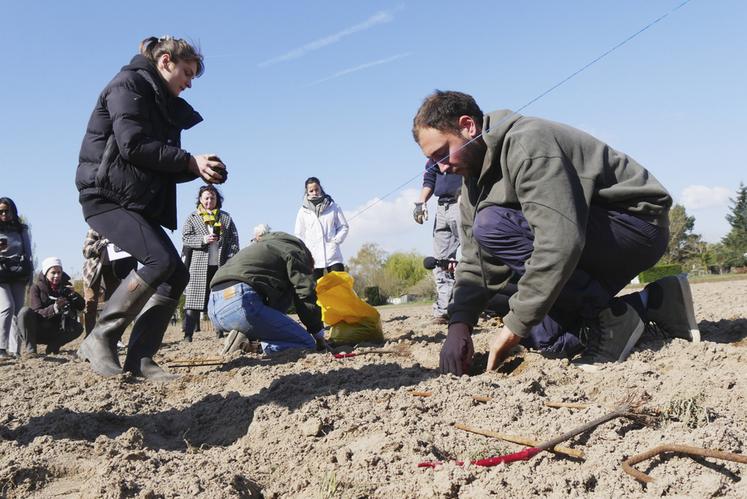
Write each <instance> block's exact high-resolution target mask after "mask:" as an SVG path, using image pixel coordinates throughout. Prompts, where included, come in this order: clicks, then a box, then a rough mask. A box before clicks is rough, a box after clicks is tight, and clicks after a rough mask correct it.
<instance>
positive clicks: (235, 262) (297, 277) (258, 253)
mask: <svg viewBox="0 0 747 499" xmlns="http://www.w3.org/2000/svg"><path fill="white" fill-rule="evenodd" d="M312 272H313V260H312V258H311V253H310V252H309V250H308V248H306V246H305V245H304V243H303V241H301V240H300V239H299V238H297V237H295V236H291V235H290V234H286V233H285V232H270V233H269V234H265V235H264V236H262V238H261V239H260V240H259V241H257V242H255V243H252V244H250V245H249V246H247V247H246V248H244V249H242V250H241V251H239V252H238V253H236V254H235V255H234V256H233V257H231V258H230V259H229V260H228V261H227V262H226V263H225V264H224V265H223V266H222V267H220V268H219V269H218V271H217V272H216V273H215V276H214V277H213V280H212V281H210V287H211V288H212V287H214V286H215V285H216V284H220V283H221V282H226V281H239V282H243V283H246V284H248V285H250V286H251V287H252V288H253V289H254V291H256V292H257V293H259V294H260V295H262V297H263V298H264V302H265V305H267V306H268V307H271V308H274V309H275V310H278V311H280V312H283V313H285V312H287V311H288V308H289V307H290V305H291V303H292V304H294V305H295V307H296V312H297V313H298V317H299V319H301V322H303V325H304V326H306V330H307V331H308V332H309V333H310V334H312V335H313V334H315V333H318V332H319V331H321V330H322V328H323V327H324V325H323V324H322V311H321V309H320V308H319V306H317V304H316V282H315V281H314V278H313V276H312Z"/></svg>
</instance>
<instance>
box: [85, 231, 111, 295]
mask: <svg viewBox="0 0 747 499" xmlns="http://www.w3.org/2000/svg"><path fill="white" fill-rule="evenodd" d="M108 243H109V241H108V240H107V239H104V238H102V237H101V236H100V235H99V233H98V232H96V231H95V230H93V229H88V232H87V233H86V240H85V242H84V243H83V257H84V258H85V259H86V260H85V262H84V263H83V286H85V287H86V288H94V287H96V286H98V284H99V282H100V281H101V265H102V261H101V256H102V253H103V252H104V251H106V245H107V244H108Z"/></svg>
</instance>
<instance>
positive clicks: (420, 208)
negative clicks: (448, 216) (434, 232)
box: [412, 203, 428, 224]
mask: <svg viewBox="0 0 747 499" xmlns="http://www.w3.org/2000/svg"><path fill="white" fill-rule="evenodd" d="M412 217H413V218H414V219H415V221H416V222H417V223H419V224H422V223H423V222H425V221H426V220H428V210H427V209H426V206H425V203H415V209H414V210H412Z"/></svg>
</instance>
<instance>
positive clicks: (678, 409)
mask: <svg viewBox="0 0 747 499" xmlns="http://www.w3.org/2000/svg"><path fill="white" fill-rule="evenodd" d="M702 404H703V397H702V395H699V396H696V397H690V398H684V399H672V400H670V401H669V404H668V405H667V407H666V408H665V409H664V410H663V411H662V412H661V415H662V417H663V418H664V419H667V420H670V421H680V422H682V423H685V424H686V425H687V426H688V427H689V428H698V427H700V426H705V425H707V424H708V423H710V422H711V421H712V420H713V418H714V416H715V414H714V413H713V411H712V410H711V409H710V408H708V407H705V406H703V405H702Z"/></svg>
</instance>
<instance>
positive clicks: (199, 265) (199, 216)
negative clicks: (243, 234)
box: [182, 185, 239, 341]
mask: <svg viewBox="0 0 747 499" xmlns="http://www.w3.org/2000/svg"><path fill="white" fill-rule="evenodd" d="M222 206H223V195H221V193H220V192H219V191H218V189H216V188H215V186H213V185H203V186H202V187H200V190H199V191H198V193H197V209H196V210H195V211H193V212H192V213H191V214H190V215H189V217H187V220H186V221H185V222H184V228H183V229H182V242H183V244H184V248H185V249H186V250H187V252H188V253H189V258H188V260H189V261H188V262H185V264H186V265H187V266H188V268H189V284H187V289H186V290H185V295H186V297H185V301H184V327H183V330H184V340H185V341H192V335H193V334H194V332H195V328H196V326H197V324H198V322H199V320H200V313H202V312H205V311H207V300H208V295H209V294H210V289H209V287H208V284H209V283H210V280H211V279H212V278H213V276H214V275H215V272H216V271H217V270H218V267H220V266H221V265H223V264H224V263H226V260H228V259H229V258H231V257H232V256H233V255H235V254H236V253H238V252H239V233H238V231H237V230H236V225H235V224H234V223H233V220H232V219H231V215H229V214H228V213H226V212H225V211H223V210H221V207H222ZM217 335H218V336H219V337H220V336H222V332H221V331H220V330H217Z"/></svg>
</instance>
